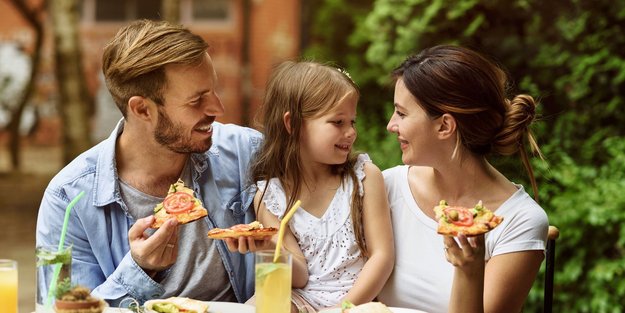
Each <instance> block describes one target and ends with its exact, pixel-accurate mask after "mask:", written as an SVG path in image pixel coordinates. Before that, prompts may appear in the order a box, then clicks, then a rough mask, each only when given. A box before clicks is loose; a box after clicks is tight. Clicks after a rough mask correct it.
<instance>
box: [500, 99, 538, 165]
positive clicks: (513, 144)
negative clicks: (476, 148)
mask: <svg viewBox="0 0 625 313" xmlns="http://www.w3.org/2000/svg"><path fill="white" fill-rule="evenodd" d="M506 104H507V110H506V116H505V117H504V121H503V125H502V126H501V130H500V131H499V133H498V134H497V135H496V136H495V141H494V144H493V149H494V151H495V152H497V153H499V154H502V155H512V154H514V153H516V152H517V151H519V148H520V147H521V146H522V145H523V138H524V137H525V135H530V136H531V134H529V126H530V125H531V124H532V122H533V121H534V118H535V117H536V102H535V101H534V98H532V96H530V95H525V94H523V95H517V96H515V97H514V98H513V99H512V100H507V99H506Z"/></svg>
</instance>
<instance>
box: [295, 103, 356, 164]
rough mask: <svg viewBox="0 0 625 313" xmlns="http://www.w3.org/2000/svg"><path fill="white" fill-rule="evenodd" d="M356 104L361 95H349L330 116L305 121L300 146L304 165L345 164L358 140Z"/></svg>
mask: <svg viewBox="0 0 625 313" xmlns="http://www.w3.org/2000/svg"><path fill="white" fill-rule="evenodd" d="M357 104H358V95H357V94H356V93H355V92H350V93H348V94H346V95H345V96H344V97H343V98H341V100H339V101H338V102H337V103H336V104H335V107H334V109H332V110H331V111H330V112H328V113H326V114H324V115H321V116H318V117H315V118H312V119H307V120H304V123H303V125H302V131H301V144H300V153H301V157H302V161H303V164H304V165H307V164H314V163H317V164H323V165H334V164H342V163H345V161H346V160H347V157H348V155H349V153H350V151H351V150H352V145H353V144H354V141H355V140H356V128H355V125H354V124H355V123H356V106H357ZM309 162H311V163H309Z"/></svg>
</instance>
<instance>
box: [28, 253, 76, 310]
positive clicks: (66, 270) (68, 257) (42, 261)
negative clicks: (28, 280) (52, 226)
mask: <svg viewBox="0 0 625 313" xmlns="http://www.w3.org/2000/svg"><path fill="white" fill-rule="evenodd" d="M35 255H36V257H37V298H36V303H35V309H36V312H37V313H40V312H52V309H51V308H52V304H53V302H52V301H50V303H49V304H50V306H48V307H46V304H48V303H47V298H48V292H50V290H49V289H50V282H51V281H52V276H53V273H54V268H55V267H57V266H60V267H61V270H60V271H59V276H58V277H57V280H56V282H57V285H58V284H59V283H61V282H63V281H65V280H68V281H71V269H72V246H71V245H68V246H64V247H63V248H62V249H61V250H60V251H59V249H58V246H56V245H55V246H38V247H37V248H36V250H35ZM54 288H56V286H54Z"/></svg>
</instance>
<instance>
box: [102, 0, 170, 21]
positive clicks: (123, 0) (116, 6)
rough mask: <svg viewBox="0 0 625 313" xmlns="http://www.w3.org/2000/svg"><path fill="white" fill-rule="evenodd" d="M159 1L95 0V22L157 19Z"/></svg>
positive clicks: (159, 6) (159, 7)
mask: <svg viewBox="0 0 625 313" xmlns="http://www.w3.org/2000/svg"><path fill="white" fill-rule="evenodd" d="M160 9H161V0H96V6H95V19H96V21H98V22H100V21H103V22H106V21H126V20H134V19H141V18H147V19H159V11H160Z"/></svg>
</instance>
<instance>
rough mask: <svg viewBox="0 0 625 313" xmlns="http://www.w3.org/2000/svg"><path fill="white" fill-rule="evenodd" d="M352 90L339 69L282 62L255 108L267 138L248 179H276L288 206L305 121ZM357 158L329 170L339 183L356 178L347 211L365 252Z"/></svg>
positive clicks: (298, 171) (297, 179)
mask: <svg viewBox="0 0 625 313" xmlns="http://www.w3.org/2000/svg"><path fill="white" fill-rule="evenodd" d="M350 93H355V94H356V95H358V96H360V93H359V91H358V87H357V86H356V84H355V83H354V82H353V81H352V79H351V78H350V77H349V76H348V75H347V74H346V72H345V71H343V70H340V69H337V68H335V67H333V66H330V65H326V64H321V63H317V62H293V61H286V62H283V63H281V64H279V65H278V66H277V67H276V68H275V69H274V70H273V72H272V74H271V76H270V78H269V81H268V82H267V88H266V89H265V97H264V100H263V105H262V107H261V109H260V111H259V114H260V118H261V121H260V123H259V125H258V128H259V129H260V130H261V131H262V132H263V135H264V138H265V140H264V141H263V145H262V147H261V149H260V151H259V152H258V155H257V157H256V159H255V162H253V164H252V168H251V173H252V175H251V178H252V182H258V181H263V180H264V181H269V179H271V178H278V179H279V180H280V183H281V184H282V185H283V186H284V187H285V190H286V192H287V208H290V207H291V206H292V205H293V203H295V201H296V199H297V197H298V195H299V194H300V191H301V190H302V186H303V179H304V178H303V176H302V173H303V171H302V168H303V164H302V163H301V158H300V146H299V144H300V142H299V138H300V134H301V128H302V125H303V123H304V121H305V120H307V119H312V118H316V117H318V116H321V115H324V114H326V113H328V112H330V111H331V110H333V109H334V107H335V105H336V104H337V103H338V102H339V100H341V99H342V98H343V97H345V95H347V94H350ZM287 112H289V113H290V115H291V119H290V123H291V124H290V132H289V131H288V130H287V127H286V126H285V125H284V122H283V121H284V119H283V117H284V114H285V113H287ZM356 159H357V154H355V153H351V154H350V155H349V157H348V159H347V161H346V162H345V163H343V164H338V165H333V166H332V171H333V172H334V173H336V174H339V175H341V178H342V181H343V180H344V179H345V178H348V177H349V178H350V179H352V181H353V182H354V186H355V188H354V192H353V194H352V207H351V209H350V210H351V216H352V222H353V224H354V233H355V234H356V239H357V241H358V246H359V248H360V249H361V251H362V252H363V254H365V252H366V246H365V242H364V234H363V230H362V197H361V196H360V195H359V193H358V187H357V186H358V179H357V178H356V174H355V172H354V164H355V162H356ZM265 190H266V189H265ZM263 196H264V192H263Z"/></svg>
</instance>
